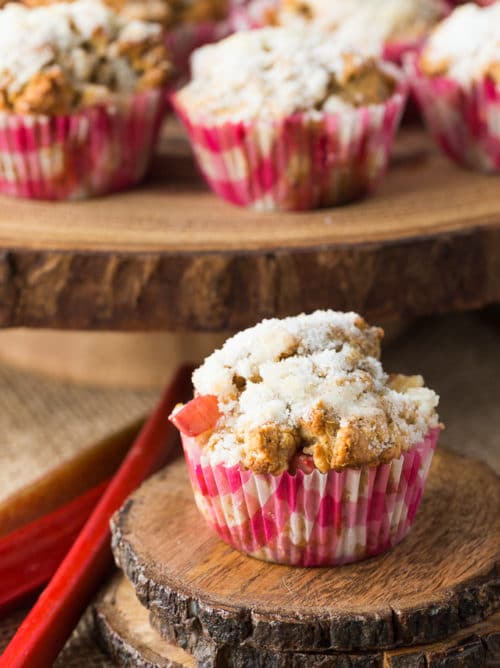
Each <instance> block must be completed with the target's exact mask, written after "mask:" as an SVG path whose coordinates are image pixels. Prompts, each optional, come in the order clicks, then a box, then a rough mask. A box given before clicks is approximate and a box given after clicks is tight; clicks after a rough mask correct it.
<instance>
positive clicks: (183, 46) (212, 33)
mask: <svg viewBox="0 0 500 668" xmlns="http://www.w3.org/2000/svg"><path fill="white" fill-rule="evenodd" d="M231 31H232V26H231V20H230V17H228V18H227V19H226V20H224V21H205V22H203V23H185V24H183V25H180V26H177V27H176V28H173V29H172V30H168V31H167V32H166V33H165V45H166V47H167V49H168V51H169V53H170V55H171V58H172V62H173V64H174V67H175V71H176V75H177V77H178V78H179V79H185V78H186V77H188V76H189V59H190V57H191V54H192V53H193V51H195V50H196V49H199V48H200V47H201V46H205V44H211V43H212V42H218V41H219V40H220V39H223V38H224V37H227V36H228V35H229V34H230V33H231Z"/></svg>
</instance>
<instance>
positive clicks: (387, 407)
mask: <svg viewBox="0 0 500 668" xmlns="http://www.w3.org/2000/svg"><path fill="white" fill-rule="evenodd" d="M382 335H383V332H382V330H381V329H379V328H377V327H370V326H369V325H368V324H367V323H366V322H365V321H364V320H363V319H362V318H360V316H358V315H357V314H355V313H339V312H335V311H317V312H315V313H312V314H310V315H300V316H296V317H292V318H284V319H283V320H278V319H273V320H264V321H263V322H262V323H260V324H259V325H256V326H255V327H253V328H250V329H248V330H245V331H243V332H240V333H239V334H237V335H236V336H234V337H232V338H231V339H229V340H228V341H227V342H226V343H225V344H224V346H223V347H222V348H221V349H220V350H218V351H215V352H214V353H213V354H212V355H210V356H209V357H208V358H207V359H206V360H205V362H204V364H203V365H202V366H201V367H200V368H199V369H197V370H196V371H195V373H194V374H193V383H194V386H195V390H196V393H197V394H199V395H204V394H211V395H216V396H217V397H218V401H219V409H220V411H221V414H222V417H221V418H220V420H219V422H218V424H217V426H216V428H215V429H214V430H213V432H212V433H211V434H210V435H208V436H207V435H205V439H206V442H205V443H204V451H205V453H206V455H207V456H208V457H210V459H211V460H212V462H215V463H217V462H219V463H225V464H226V465H233V464H235V463H237V462H240V463H241V464H242V465H243V466H244V467H246V468H248V469H250V470H252V471H254V472H256V473H273V474H279V473H281V472H283V471H286V470H288V468H289V466H290V462H291V460H292V458H293V457H294V455H295V454H296V453H298V452H303V453H304V454H305V455H310V456H312V457H313V460H314V464H315V466H316V468H317V469H319V470H320V471H322V472H326V471H328V470H330V469H335V470H340V469H343V468H345V467H360V466H364V465H376V464H379V463H383V462H386V461H389V460H391V459H394V458H397V457H399V456H400V455H401V453H402V452H404V451H405V450H407V449H408V448H410V447H411V446H412V445H414V444H416V443H418V442H419V441H421V440H422V439H423V438H424V437H425V435H426V434H427V432H428V431H429V429H431V428H433V427H437V426H438V424H439V422H438V417H437V414H436V410H435V409H436V406H437V403H438V397H437V395H436V394H435V393H434V392H433V391H432V390H430V389H427V388H425V387H424V382H423V379H422V378H421V376H403V375H401V374H397V375H392V376H388V375H387V374H386V373H384V371H383V369H382V366H381V363H380V361H379V358H380V341H381V338H382Z"/></svg>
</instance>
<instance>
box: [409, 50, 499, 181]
mask: <svg viewBox="0 0 500 668" xmlns="http://www.w3.org/2000/svg"><path fill="white" fill-rule="evenodd" d="M406 68H407V72H408V74H409V77H410V81H411V87H412V90H413V92H414V94H415V97H416V98H417V100H418V103H419V105H420V107H421V110H422V114H423V116H424V118H425V121H426V124H427V126H428V128H429V131H430V132H431V134H432V136H433V137H434V139H435V141H436V143H437V144H438V145H439V146H440V147H441V149H442V150H443V151H444V153H446V155H448V156H449V157H450V158H451V159H452V160H454V161H455V162H457V163H459V164H460V165H462V166H464V167H468V168H470V169H474V170H478V171H482V172H498V171H500V86H499V85H498V84H496V83H495V82H494V81H493V80H492V79H489V78H485V79H483V80H482V81H480V82H478V83H477V84H475V85H473V86H472V88H471V89H470V90H465V89H464V88H463V86H461V85H460V83H459V82H457V81H455V80H454V79H452V78H450V77H446V76H438V77H427V76H425V75H424V74H423V73H422V71H421V70H420V68H419V66H418V62H417V59H416V58H411V59H408V60H407V61H406Z"/></svg>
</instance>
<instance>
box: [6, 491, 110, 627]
mask: <svg viewBox="0 0 500 668" xmlns="http://www.w3.org/2000/svg"><path fill="white" fill-rule="evenodd" d="M107 485H108V481H106V482H104V483H101V484H100V485H98V486H97V487H94V488H92V489H90V490H88V491H87V492H85V494H82V495H81V496H79V497H77V498H76V499H74V500H73V501H70V502H69V503H66V504H65V505H64V506H61V508H58V509H57V510H54V511H53V512H51V513H49V514H48V515H45V516H44V517H41V518H40V519H37V520H34V521H33V522H30V524H27V525H26V526H24V527H22V528H20V529H17V530H16V531H13V532H12V533H10V534H8V535H7V536H4V537H3V538H1V539H0V613H2V614H3V613H5V612H8V611H9V610H12V608H14V607H15V605H16V603H18V602H19V601H23V600H25V598H26V597H27V596H28V595H29V594H31V593H33V592H36V591H38V590H39V589H40V588H41V587H42V586H43V585H44V584H46V583H47V582H48V581H49V580H50V578H51V577H52V576H53V575H54V573H55V571H56V570H57V567H58V566H59V564H60V563H61V562H62V560H63V559H64V557H65V555H66V553H67V552H68V550H69V549H70V547H71V545H72V544H73V542H74V540H75V538H76V537H77V536H78V534H79V533H80V530H81V528H82V527H83V525H84V524H85V522H86V521H87V519H88V517H89V515H90V513H91V512H92V509H93V508H94V507H95V505H96V503H97V502H98V501H99V499H100V498H101V496H102V495H103V492H104V490H105V489H106V487H107Z"/></svg>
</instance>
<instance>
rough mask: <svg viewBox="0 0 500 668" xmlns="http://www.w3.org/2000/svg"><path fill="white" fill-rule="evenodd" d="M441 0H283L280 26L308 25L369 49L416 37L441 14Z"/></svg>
mask: <svg viewBox="0 0 500 668" xmlns="http://www.w3.org/2000/svg"><path fill="white" fill-rule="evenodd" d="M445 12H446V4H445V3H444V2H442V1H441V0H376V1H374V0H371V1H370V0H300V2H298V1H297V0H284V2H283V3H282V9H281V10H280V11H279V12H278V20H279V22H280V23H281V24H282V25H289V26H304V24H307V25H312V26H314V27H316V28H320V29H321V30H324V31H326V32H329V33H334V35H335V39H336V40H340V41H341V42H342V43H344V44H352V45H353V46H357V47H361V48H363V49H365V50H368V51H371V52H378V51H380V50H381V49H382V48H383V46H384V44H385V43H386V42H388V41H408V40H416V39H419V38H421V37H423V36H425V34H426V33H427V32H428V30H429V29H430V28H431V27H432V26H433V25H434V24H435V23H436V22H437V21H438V20H439V19H440V18H441V17H442V16H443V15H444V14H445Z"/></svg>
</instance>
